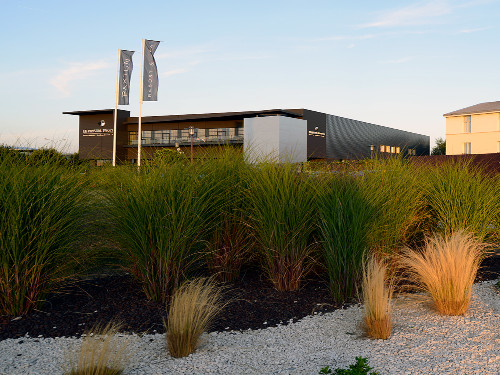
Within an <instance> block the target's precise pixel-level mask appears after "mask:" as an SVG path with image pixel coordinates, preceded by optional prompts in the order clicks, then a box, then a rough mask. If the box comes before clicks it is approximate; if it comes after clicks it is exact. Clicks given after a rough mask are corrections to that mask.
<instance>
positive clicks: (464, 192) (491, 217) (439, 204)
mask: <svg viewBox="0 0 500 375" xmlns="http://www.w3.org/2000/svg"><path fill="white" fill-rule="evenodd" d="M424 188H425V197H426V200H427V205H428V207H429V212H430V217H432V218H433V220H432V222H431V225H432V229H433V230H434V231H436V232H440V233H443V234H444V235H445V236H450V235H451V233H453V232H456V231H459V230H462V229H467V230H468V231H469V232H471V233H473V234H474V235H475V236H477V237H478V238H479V240H481V241H496V240H498V234H499V230H500V229H499V228H500V199H498V197H499V196H500V179H499V177H498V176H496V177H493V176H488V175H486V174H485V173H484V172H483V171H481V169H480V168H478V167H477V166H474V165H472V164H471V162H457V163H452V164H445V165H440V166H439V167H434V168H432V169H430V170H428V171H427V173H426V179H425V184H424Z"/></svg>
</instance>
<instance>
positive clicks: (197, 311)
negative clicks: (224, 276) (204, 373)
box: [166, 278, 225, 358]
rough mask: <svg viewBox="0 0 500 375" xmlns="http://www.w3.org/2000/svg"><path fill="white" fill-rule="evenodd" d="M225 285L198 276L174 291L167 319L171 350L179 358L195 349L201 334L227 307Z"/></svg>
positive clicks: (173, 355)
mask: <svg viewBox="0 0 500 375" xmlns="http://www.w3.org/2000/svg"><path fill="white" fill-rule="evenodd" d="M222 292H223V289H222V288H221V287H220V286H217V284H215V282H214V281H213V279H207V278H198V279H194V280H191V281H188V282H186V283H184V284H183V285H181V286H180V287H179V288H178V289H177V290H176V291H175V293H174V295H173V297H172V300H171V304H170V309H169V312H168V317H167V322H166V331H167V334H166V337H167V345H168V351H169V352H170V355H171V356H172V357H175V358H181V357H186V356H188V355H189V354H191V353H194V351H195V350H196V348H197V347H198V345H199V343H200V337H201V334H202V333H203V332H205V331H206V330H207V329H208V328H209V327H210V324H211V323H212V322H213V320H214V319H215V317H216V316H217V314H218V313H219V312H220V311H221V310H222V309H223V308H224V306H225V303H223V302H222Z"/></svg>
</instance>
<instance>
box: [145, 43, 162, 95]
mask: <svg viewBox="0 0 500 375" xmlns="http://www.w3.org/2000/svg"><path fill="white" fill-rule="evenodd" d="M159 44H160V42H156V41H154V40H147V39H146V40H145V41H144V82H143V91H142V100H143V101H157V100H158V70H157V69H156V62H155V58H154V56H153V55H154V53H155V51H156V49H157V48H158V45H159Z"/></svg>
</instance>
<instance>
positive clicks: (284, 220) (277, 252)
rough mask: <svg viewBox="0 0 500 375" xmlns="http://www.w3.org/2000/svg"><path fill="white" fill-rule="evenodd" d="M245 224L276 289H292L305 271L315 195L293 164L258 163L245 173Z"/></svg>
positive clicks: (306, 177) (297, 286)
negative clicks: (250, 230)
mask: <svg viewBox="0 0 500 375" xmlns="http://www.w3.org/2000/svg"><path fill="white" fill-rule="evenodd" d="M246 180H247V190H246V199H247V202H248V215H249V221H248V223H249V226H250V227H251V228H252V231H253V235H254V238H255V241H256V247H257V249H258V252H259V255H260V257H261V260H262V265H263V268H264V270H265V272H266V273H267V274H268V276H269V279H270V280H271V282H272V283H273V285H274V287H275V288H276V289H278V290H296V289H298V288H299V287H300V283H301V280H302V279H303V277H304V275H305V274H306V273H307V272H308V267H309V263H308V261H309V257H310V255H311V251H312V247H311V237H312V234H313V232H314V228H315V225H314V220H315V216H314V215H315V211H316V209H315V207H316V195H315V194H314V192H313V190H314V189H313V185H312V182H311V180H310V179H309V178H308V176H307V175H305V174H300V173H298V172H297V171H296V166H294V165H293V164H287V163H284V164H277V163H261V164H258V165H257V166H255V167H253V168H251V169H250V170H249V173H248V174H247V176H246Z"/></svg>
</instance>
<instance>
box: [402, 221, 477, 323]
mask: <svg viewBox="0 0 500 375" xmlns="http://www.w3.org/2000/svg"><path fill="white" fill-rule="evenodd" d="M484 249H485V245H484V244H483V243H481V242H480V241H479V240H477V239H476V238H475V237H474V236H473V235H471V234H468V233H466V232H464V231H457V232H453V233H451V234H450V235H448V236H443V235H441V234H436V235H435V236H434V237H431V238H428V239H427V240H426V244H425V246H424V248H423V249H422V250H421V251H417V250H411V249H406V250H405V252H404V254H403V264H405V265H406V267H408V269H409V272H410V275H411V277H412V279H413V280H414V281H415V282H416V283H417V284H418V285H419V286H420V287H421V288H422V289H424V290H425V291H427V292H428V293H429V295H430V296H431V297H432V300H433V302H434V304H435V306H436V309H437V310H438V311H439V312H440V313H442V314H445V315H463V314H465V312H466V311H467V309H468V307H469V304H470V299H471V293H472V286H473V284H474V279H475V277H476V274H477V271H478V269H479V266H480V262H481V260H482V258H483V256H484Z"/></svg>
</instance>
